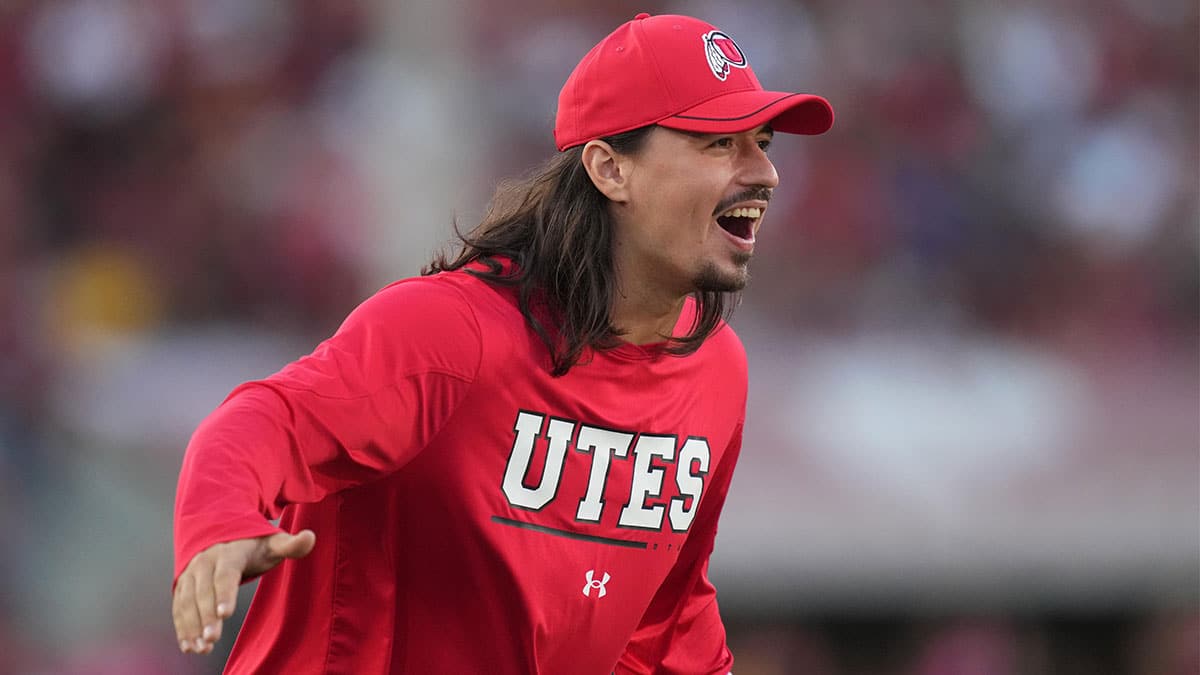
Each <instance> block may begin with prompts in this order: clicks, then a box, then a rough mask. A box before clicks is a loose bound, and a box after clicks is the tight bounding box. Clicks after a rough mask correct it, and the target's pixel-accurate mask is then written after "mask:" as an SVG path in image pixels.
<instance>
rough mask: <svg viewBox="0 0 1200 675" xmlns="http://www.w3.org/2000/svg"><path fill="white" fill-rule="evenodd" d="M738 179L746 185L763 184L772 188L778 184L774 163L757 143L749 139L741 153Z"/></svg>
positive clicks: (777, 174)
mask: <svg viewBox="0 0 1200 675" xmlns="http://www.w3.org/2000/svg"><path fill="white" fill-rule="evenodd" d="M743 158H744V160H743V162H742V167H741V176H740V180H741V182H742V183H744V184H746V185H763V186H766V187H768V188H772V189H774V188H775V187H776V186H778V185H779V173H778V172H777V171H775V164H774V163H773V162H772V161H771V158H770V157H768V156H767V153H766V151H765V150H763V149H762V148H760V147H759V146H758V143H757V142H755V141H751V142H750V144H749V148H748V150H747V152H745V153H744V154H743Z"/></svg>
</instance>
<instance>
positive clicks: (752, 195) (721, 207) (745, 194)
mask: <svg viewBox="0 0 1200 675" xmlns="http://www.w3.org/2000/svg"><path fill="white" fill-rule="evenodd" d="M749 201H763V202H769V201H771V188H769V187H767V186H765V185H758V186H755V187H752V188H750V189H748V190H743V191H742V192H739V193H737V194H736V195H734V196H732V197H730V198H728V199H722V200H721V203H720V204H717V209H716V210H715V211H713V215H714V216H715V215H718V214H720V213H721V212H723V211H727V210H728V209H729V207H731V206H733V205H734V204H737V203H738V202H749Z"/></svg>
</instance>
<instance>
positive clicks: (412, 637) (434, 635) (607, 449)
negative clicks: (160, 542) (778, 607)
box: [175, 272, 746, 675]
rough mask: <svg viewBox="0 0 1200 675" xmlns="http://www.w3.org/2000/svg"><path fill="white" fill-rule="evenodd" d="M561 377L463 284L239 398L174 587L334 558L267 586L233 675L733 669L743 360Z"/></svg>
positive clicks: (189, 522) (195, 470) (656, 351)
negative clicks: (186, 578) (724, 538)
mask: <svg viewBox="0 0 1200 675" xmlns="http://www.w3.org/2000/svg"><path fill="white" fill-rule="evenodd" d="M693 314H694V309H693V307H692V304H691V302H690V301H689V302H688V306H687V309H685V311H684V313H683V316H682V317H681V318H680V322H679V327H680V328H682V329H684V330H686V328H687V327H688V326H690V322H691V320H692V318H693ZM546 364H547V353H546V349H545V347H544V345H543V344H542V343H541V342H540V341H539V340H538V339H537V337H536V335H535V334H534V333H533V332H531V330H530V329H529V328H528V326H527V325H526V323H525V321H524V319H523V317H522V315H521V314H520V312H519V311H518V309H517V305H516V299H515V295H514V293H513V291H511V290H510V289H506V288H500V287H495V286H493V285H490V284H487V283H485V282H483V281H481V280H479V279H477V278H475V277H473V276H471V275H469V274H467V273H465V272H451V273H442V274H438V275H434V276H430V277H420V278H415V279H409V280H405V281H401V282H397V283H395V284H392V285H391V286H388V287H387V288H385V289H383V290H381V291H380V292H379V293H377V294H376V295H374V296H373V297H371V298H370V299H368V300H367V301H366V302H364V303H363V304H362V305H361V306H359V307H358V308H357V309H356V310H355V311H354V312H353V313H352V314H351V315H350V316H349V317H348V318H347V320H346V322H345V323H344V324H343V325H342V327H341V328H340V329H339V330H338V332H337V333H336V334H335V335H334V336H333V337H331V338H329V339H328V340H326V341H325V342H323V343H322V344H321V345H319V346H318V347H317V349H316V350H315V351H314V352H313V353H312V354H311V355H309V356H306V357H304V358H301V359H300V360H298V361H296V362H294V363H292V364H290V365H288V366H287V367H285V368H284V369H283V370H281V371H280V372H278V373H276V374H275V375H273V376H271V377H269V378H267V379H265V380H261V381H256V382H249V383H246V384H243V385H241V386H240V387H238V388H237V389H235V390H234V392H233V393H232V394H230V396H229V397H228V398H227V399H226V400H225V402H224V403H222V404H221V406H220V407H219V408H217V410H216V411H215V412H213V413H212V414H211V415H210V416H209V417H208V418H207V419H206V420H205V421H204V422H203V423H202V424H201V425H200V427H199V428H198V429H197V431H196V433H195V435H194V436H193V438H192V440H191V442H190V444H189V445H188V449H187V453H186V456H185V458H184V463H183V470H182V472H181V475H180V479H179V488H178V494H177V499H176V512H175V534H176V541H175V576H176V577H178V575H179V574H180V572H182V571H183V568H184V567H185V566H186V565H187V563H188V561H190V560H191V558H192V557H193V556H194V555H195V554H196V553H198V552H200V551H201V550H203V549H205V548H207V547H208V546H211V545H213V544H215V543H218V542H222V541H229V540H232V539H238V538H243V537H255V536H261V535H267V534H272V533H275V532H277V531H279V530H280V529H282V530H286V531H292V532H294V531H298V530H300V529H302V528H309V529H312V530H313V531H314V532H315V533H316V535H317V543H316V547H315V548H314V550H313V552H312V553H311V554H310V555H308V556H307V557H306V558H303V559H300V560H294V561H285V562H284V563H283V564H281V565H280V566H279V567H277V568H275V569H274V570H272V571H270V572H268V573H267V574H265V575H264V576H263V578H262V581H261V583H260V585H259V588H258V590H257V594H256V596H255V598H254V601H253V603H252V605H251V607H250V610H249V614H248V616H247V617H246V621H245V623H244V625H243V627H242V631H241V634H240V635H239V636H238V640H237V643H236V645H235V647H234V650H233V654H232V656H231V658H230V661H229V664H228V666H227V671H226V672H229V673H250V672H255V673H262V672H271V673H316V672H321V673H355V674H362V673H389V672H390V673H456V674H458V673H487V674H489V675H502V674H506V673H512V674H513V675H517V674H520V675H529V674H530V673H544V674H549V675H560V674H566V675H589V674H595V675H607V674H608V673H610V672H614V671H615V672H617V673H651V672H653V673H687V674H688V675H695V674H698V673H721V674H724V673H726V672H728V670H729V668H730V666H731V664H732V657H731V655H730V653H729V650H728V649H727V647H726V644H725V630H724V627H723V625H722V623H721V619H720V616H719V614H718V610H717V603H716V593H715V590H714V589H713V587H712V585H711V584H710V583H709V581H708V579H707V566H708V558H709V554H710V553H711V551H712V547H713V539H714V536H715V534H716V529H717V519H718V516H719V515H720V511H721V507H722V505H723V503H724V501H725V494H726V491H727V490H728V486H729V482H730V478H731V475H732V472H733V468H734V464H735V462H736V460H737V455H738V452H739V449H740V443H741V431H742V424H743V419H744V412H745V403H746V361H745V354H744V351H743V349H742V346H741V343H740V342H739V341H738V339H737V337H736V336H735V335H734V333H733V331H732V329H730V328H729V327H728V326H723V327H722V328H721V329H720V330H719V331H717V332H716V333H715V334H714V335H713V336H712V337H711V338H710V339H709V340H708V341H707V342H706V343H705V344H704V345H703V346H702V347H701V348H700V350H699V351H697V352H695V353H694V354H691V355H688V356H685V357H676V356H670V355H667V354H665V353H663V352H662V351H661V349H660V347H659V346H648V347H645V346H635V345H631V344H623V345H621V346H620V347H618V348H617V349H614V350H611V351H602V352H596V353H592V354H590V358H589V359H587V360H586V361H585V362H584V363H582V364H581V365H578V366H576V367H575V368H573V369H572V370H571V371H570V372H569V373H568V374H567V375H566V376H563V377H560V378H554V377H551V376H550V375H549V373H548V371H547V365H546ZM274 518H279V519H280V521H279V526H278V528H277V527H276V526H275V525H273V524H272V523H271V522H270V519H274Z"/></svg>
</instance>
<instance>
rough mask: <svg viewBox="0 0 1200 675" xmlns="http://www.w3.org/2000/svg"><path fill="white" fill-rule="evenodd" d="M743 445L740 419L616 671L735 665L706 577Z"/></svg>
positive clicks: (639, 674)
mask: <svg viewBox="0 0 1200 675" xmlns="http://www.w3.org/2000/svg"><path fill="white" fill-rule="evenodd" d="M741 445H742V425H740V424H739V425H738V427H737V430H736V433H734V435H733V440H732V441H731V443H730V446H729V448H728V449H727V450H726V452H725V454H724V456H723V457H722V462H721V465H722V471H721V472H720V473H718V474H717V477H716V479H715V480H714V484H713V485H712V487H711V488H710V492H709V493H708V495H706V496H705V497H703V499H704V501H702V502H701V507H700V508H701V513H700V514H699V515H698V517H697V521H696V523H695V526H694V527H695V528H696V529H694V530H693V532H691V534H690V535H689V536H688V539H687V542H686V543H684V545H683V550H682V551H681V552H680V554H679V559H678V560H676V562H675V566H674V567H673V568H672V569H671V572H670V574H668V575H667V578H666V580H665V581H663V584H662V586H661V587H660V588H659V590H658V593H656V594H655V596H654V599H653V600H652V601H651V602H650V606H649V608H647V609H646V613H645V614H644V615H643V616H642V620H641V623H640V624H639V626H638V628H637V630H636V631H635V632H634V634H633V637H632V638H630V640H629V644H628V645H626V647H625V653H624V654H622V655H621V659H620V660H619V661H618V662H617V667H616V669H615V670H614V675H685V674H687V675H696V674H697V673H703V674H705V675H726V673H729V672H730V669H731V668H732V667H733V655H732V654H731V653H730V652H729V647H728V646H727V645H726V642H725V625H724V623H722V621H721V614H720V611H719V609H718V607H717V591H716V588H714V587H713V585H712V583H711V582H709V580H708V559H709V556H711V555H712V551H713V543H714V541H715V539H716V535H717V521H718V520H719V518H720V516H721V510H722V508H724V506H725V496H726V494H728V492H729V483H730V480H731V479H732V477H733V469H734V465H735V464H736V463H737V458H738V455H739V453H740V452H741Z"/></svg>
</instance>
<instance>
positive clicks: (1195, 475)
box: [0, 0, 1200, 675]
mask: <svg viewBox="0 0 1200 675" xmlns="http://www.w3.org/2000/svg"><path fill="white" fill-rule="evenodd" d="M638 11H651V12H655V13H660V12H669V11H680V12H686V13H689V14H693V15H697V16H701V17H704V18H706V19H708V20H710V21H712V22H713V23H716V24H717V25H719V26H720V27H722V29H723V30H725V31H726V32H728V33H730V34H731V35H733V36H734V37H735V38H736V39H738V41H739V43H740V45H741V46H742V48H743V50H744V51H745V52H746V53H747V54H748V55H749V57H750V60H751V62H752V63H753V65H754V67H755V68H756V70H757V72H758V74H759V76H760V79H761V80H762V81H763V82H765V83H766V84H767V85H768V86H770V87H772V88H778V89H795V90H800V91H814V92H817V93H820V94H823V95H825V96H827V97H828V98H829V99H830V100H831V101H832V102H833V104H834V106H835V108H836V109H837V112H838V121H837V124H836V126H835V128H834V130H833V131H832V132H831V133H829V134H828V135H826V136H823V137H820V138H812V139H809V138H792V137H785V138H781V139H779V140H778V142H777V144H776V149H775V150H774V151H773V152H774V153H775V158H776V162H777V165H778V168H779V171H780V173H781V175H782V177H783V181H784V183H783V185H784V187H783V188H781V189H780V190H779V191H778V196H777V199H776V200H775V202H774V203H773V206H772V210H771V215H770V217H769V218H768V221H767V225H766V228H765V231H764V232H763V233H762V235H761V241H760V245H759V253H758V256H757V259H756V261H755V265H754V268H753V273H754V278H753V281H752V283H751V287H750V288H749V291H748V293H747V294H746V297H745V301H744V303H743V304H742V306H741V307H740V308H739V309H738V312H737V314H736V316H735V319H734V323H735V325H736V326H737V328H738V329H739V331H740V333H741V334H742V336H743V339H744V341H745V342H746V344H747V347H748V351H749V354H750V359H751V370H752V382H751V387H752V393H751V400H750V411H749V415H750V421H749V429H748V432H747V437H746V443H745V451H744V453H743V461H742V466H741V468H740V472H739V475H738V477H737V479H736V481H735V484H734V488H733V492H732V495H731V498H730V501H729V505H728V509H727V513H726V518H725V521H724V524H723V530H722V534H721V535H720V538H719V540H718V552H717V554H716V556H715V558H714V561H713V576H714V578H715V580H716V582H717V584H718V586H719V588H720V592H721V595H720V598H721V601H722V603H723V606H724V608H725V612H726V615H727V617H728V621H729V627H730V630H731V641H732V644H733V646H734V649H735V651H736V655H737V657H738V660H739V661H738V663H739V667H738V675H756V674H757V675H763V674H779V673H813V674H816V675H840V674H844V673H870V674H879V675H943V674H952V673H953V674H968V675H1007V674H1025V673H1035V674H1037V673H1055V674H1068V675H1070V674H1079V675H1084V674H1088V675H1093V674H1098V673H1129V674H1131V675H1183V674H1185V673H1189V674H1195V673H1196V672H1197V671H1198V669H1200V653H1198V652H1200V640H1198V634H1200V618H1198V617H1200V615H1198V607H1200V597H1198V592H1200V591H1198V587H1200V485H1198V481H1200V464H1198V449H1200V439H1198V433H1200V430H1198V414H1197V410H1198V409H1200V381H1198V380H1200V368H1198V365H1200V364H1198V353H1197V339H1198V323H1200V320H1198V316H1200V298H1198V278H1200V274H1198V265H1197V263H1198V256H1200V242H1198V236H1197V233H1198V225H1200V200H1198V196H1197V193H1198V190H1197V181H1198V178H1200V176H1198V162H1197V142H1198V136H1197V79H1198V67H1197V66H1198V60H1197V56H1198V44H1197V7H1196V3H1195V2H1194V1H1193V0H1041V1H1039V2H1032V1H1026V0H993V1H991V2H986V3H985V2H978V3H975V2H964V1H952V0H920V1H912V2H903V3H885V2H873V1H871V0H836V1H835V0H814V1H809V2H796V1H789V0H754V1H751V2H731V1H726V2H715V1H700V2H686V3H685V2H675V3H670V2H651V1H648V0H647V1H644V2H638V3H632V2H627V1H625V0H619V1H614V2H605V3H593V2H584V1H583V0H541V1H537V0H521V1H518V2H513V1H506V2H491V1H486V0H441V1H438V2H432V1H431V2H407V3H403V2H386V1H384V0H379V1H377V2H365V1H361V0H360V1H353V0H298V1H296V2H274V1H269V0H160V1H159V2H155V3H145V2H138V1H136V0H46V1H44V2H31V1H27V2H22V1H21V0H15V1H14V0H8V1H7V2H0V672H3V673H71V674H74V673H79V674H84V673H88V674H91V673H122V674H135V675H136V674H143V673H144V674H151V673H184V674H197V675H199V674H202V673H215V672H219V668H220V663H221V660H222V656H223V654H224V653H225V651H226V650H227V649H228V647H229V642H228V641H226V642H225V643H223V645H222V647H223V649H220V650H218V653H217V654H216V655H214V656H210V657H207V658H196V657H190V658H186V657H182V656H180V655H179V654H178V653H177V650H176V647H175V641H174V637H173V631H172V629H171V627H170V614H169V585H170V568H171V559H170V550H171V534H170V520H171V516H170V514H171V505H172V499H173V492H174V481H175V477H176V473H177V470H178V466H179V462H180V457H181V453H182V451H183V447H184V445H185V443H186V440H187V437H188V434H189V433H190V431H191V430H192V428H193V427H194V425H195V424H196V423H197V421H198V420H199V419H200V418H201V417H202V416H203V415H204V414H206V413H207V412H208V411H209V410H211V409H212V408H213V407H214V406H215V405H216V404H217V403H218V402H219V401H220V399H221V398H222V397H223V396H224V394H225V393H226V392H227V391H228V390H229V389H230V388H231V387H232V386H234V385H235V384H236V383H238V382H240V381H242V380H244V379H248V378H251V377H257V376H261V375H265V374H267V373H270V372H272V371H273V370H275V369H276V368H278V367H279V366H280V365H282V363H284V362H285V361H287V360H290V359H291V358H294V357H296V356H298V355H299V354H301V353H303V352H304V351H306V350H307V349H308V348H309V347H311V346H312V345H313V344H314V343H315V341H316V340H318V339H320V338H321V337H323V336H325V335H327V334H329V333H330V332H331V331H332V330H333V329H334V328H335V327H336V325H337V323H338V321H339V319H340V318H341V317H343V316H344V315H345V314H346V312H347V311H348V310H349V309H350V308H351V307H353V305H354V304H355V303H356V302H357V301H358V300H360V299H361V298H362V297H364V296H365V295H366V294H368V293H370V292H371V291H373V290H374V289H376V288H378V287H379V286H381V285H382V284H384V283H385V282H387V281H389V280H391V279H393V278H397V277H401V276H406V275H410V274H413V273H415V272H416V271H417V270H418V269H419V267H420V265H421V264H422V263H423V262H424V261H425V260H426V258H427V257H428V255H429V253H430V252H431V251H432V250H433V249H435V248H436V247H438V246H439V245H441V244H444V243H445V242H447V241H448V240H449V233H450V229H451V228H450V223H451V220H452V219H454V218H457V219H458V221H459V222H460V223H462V224H463V225H467V226H469V225H470V224H472V223H474V222H475V221H476V219H477V218H478V217H479V215H480V214H481V212H482V210H483V207H484V205H485V203H486V200H487V197H488V195H489V193H490V190H491V188H492V186H493V185H494V181H495V179H496V178H497V177H500V176H505V175H512V174H514V173H517V172H520V171H522V170H524V169H526V168H528V167H529V166H531V165H532V164H533V163H536V162H538V161H540V160H541V159H543V158H545V157H546V156H548V154H549V153H551V152H552V151H553V146H552V142H551V135H550V130H551V126H552V119H553V117H552V115H553V108H554V103H555V96H556V95H557V89H558V87H559V86H560V84H561V82H562V81H563V80H564V79H565V77H566V75H567V72H568V71H569V69H570V67H571V65H572V64H574V63H575V62H576V61H577V59H578V58H579V57H580V56H581V55H582V53H583V51H585V50H586V49H587V47H588V46H589V45H591V44H593V43H594V42H595V41H596V40H597V39H599V38H600V37H601V36H602V35H604V34H605V33H606V32H608V31H609V30H611V29H612V28H613V27H615V26H616V25H617V24H618V23H620V22H622V21H624V20H627V19H628V18H631V17H632V16H633V15H634V14H635V13H636V12H638ZM414 553H415V554H419V552H414ZM250 590H251V589H250V588H246V589H244V593H243V604H242V608H243V609H244V607H245V602H244V600H245V599H246V598H247V597H248V595H247V594H248V593H249V592H250ZM480 628H481V630H503V629H504V628H503V627H482V626H481V627H480Z"/></svg>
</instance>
